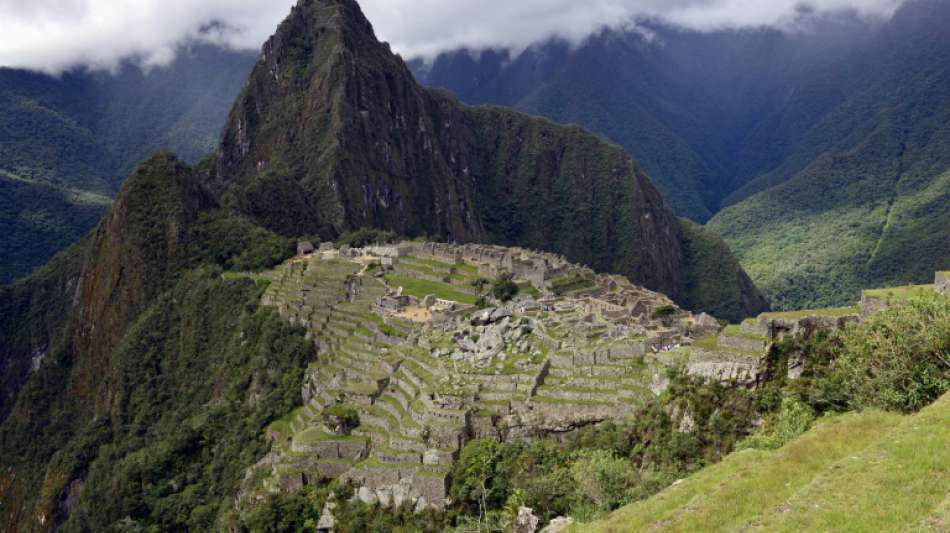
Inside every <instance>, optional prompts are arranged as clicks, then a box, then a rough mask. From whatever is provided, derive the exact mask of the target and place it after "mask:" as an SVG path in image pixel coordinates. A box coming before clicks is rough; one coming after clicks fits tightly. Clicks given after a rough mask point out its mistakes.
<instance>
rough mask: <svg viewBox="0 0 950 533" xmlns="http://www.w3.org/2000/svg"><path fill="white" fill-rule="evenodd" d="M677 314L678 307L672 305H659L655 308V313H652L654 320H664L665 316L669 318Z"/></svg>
mask: <svg viewBox="0 0 950 533" xmlns="http://www.w3.org/2000/svg"><path fill="white" fill-rule="evenodd" d="M675 314H676V308H675V307H673V306H672V305H664V306H661V307H657V308H656V309H654V310H653V314H652V315H650V316H651V318H653V320H663V319H664V318H669V317H671V316H673V315H675Z"/></svg>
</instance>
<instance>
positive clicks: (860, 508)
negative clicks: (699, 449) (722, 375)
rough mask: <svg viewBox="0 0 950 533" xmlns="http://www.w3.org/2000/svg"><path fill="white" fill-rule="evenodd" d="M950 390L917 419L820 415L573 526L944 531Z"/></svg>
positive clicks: (583, 528)
mask: <svg viewBox="0 0 950 533" xmlns="http://www.w3.org/2000/svg"><path fill="white" fill-rule="evenodd" d="M948 442H950V395H946V396H944V397H943V398H942V399H940V400H939V401H938V402H937V403H935V404H934V405H932V406H930V407H928V408H926V409H924V410H923V411H921V412H920V413H919V414H917V415H912V416H906V417H902V416H900V415H896V414H891V413H883V412H879V411H866V412H863V413H859V414H856V413H851V414H846V415H841V416H837V417H834V418H831V419H827V420H824V421H822V422H821V423H819V424H818V425H817V426H816V427H815V428H814V429H812V430H811V431H809V432H808V433H806V434H805V435H803V436H801V437H800V438H798V439H796V440H794V441H792V442H791V443H789V444H787V445H786V446H784V447H782V448H780V449H778V450H775V451H761V450H745V451H741V452H737V453H733V454H731V455H730V456H728V457H727V458H726V459H725V460H723V461H722V462H721V463H719V464H716V465H713V466H710V467H707V468H705V469H703V470H701V471H699V472H698V473H696V474H694V475H692V476H690V477H689V478H687V479H686V480H684V481H683V482H681V483H679V484H678V485H675V486H673V487H670V488H668V489H666V490H665V491H663V492H661V493H660V494H658V495H656V496H654V497H652V498H650V499H647V500H645V501H641V502H637V503H634V504H631V505H628V506H626V507H623V508H621V509H619V510H618V511H616V512H614V513H612V514H611V515H609V516H608V517H607V518H605V519H604V520H601V521H598V522H594V523H590V524H581V525H579V526H577V528H576V531H591V532H625V531H684V532H685V531H762V532H766V531H767V532H782V531H785V532H799V531H855V532H858V531H947V530H948V529H946V528H947V527H948V526H950V523H948V522H947V521H946V519H947V518H948V517H950V513H948V510H950V505H948V499H950V498H948V494H950V492H948V491H950V446H948V445H947V443H948Z"/></svg>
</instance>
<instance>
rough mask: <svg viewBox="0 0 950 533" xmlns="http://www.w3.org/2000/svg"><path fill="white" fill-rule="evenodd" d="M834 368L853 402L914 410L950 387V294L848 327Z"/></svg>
mask: <svg viewBox="0 0 950 533" xmlns="http://www.w3.org/2000/svg"><path fill="white" fill-rule="evenodd" d="M835 371H836V373H837V374H838V375H839V376H840V378H841V380H842V381H843V383H844V385H845V389H846V390H847V393H848V395H849V397H850V400H851V404H852V406H853V407H857V408H865V407H878V408H882V409H887V410H893V411H902V412H913V411H917V410H919V409H921V408H923V407H926V406H927V405H929V404H931V403H932V402H934V401H935V400H936V399H937V398H939V397H940V396H941V395H943V394H944V393H945V392H947V390H950V300H948V299H946V298H942V297H939V296H936V295H934V296H933V297H929V298H921V299H915V300H913V301H911V302H908V303H907V304H906V305H902V306H898V307H892V308H890V309H887V310H884V311H882V312H880V313H877V314H876V315H874V316H872V317H870V318H869V319H867V320H865V321H863V322H861V323H859V324H857V325H855V326H853V327H851V328H849V329H848V330H847V331H846V332H845V333H844V334H843V336H842V339H841V353H840V355H839V357H838V358H837V360H836V361H835Z"/></svg>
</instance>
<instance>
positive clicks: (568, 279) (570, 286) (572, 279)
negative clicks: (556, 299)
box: [551, 273, 594, 296]
mask: <svg viewBox="0 0 950 533" xmlns="http://www.w3.org/2000/svg"><path fill="white" fill-rule="evenodd" d="M593 286H594V280H592V279H590V278H588V277H585V276H583V275H581V274H578V273H572V274H569V275H565V276H559V277H556V278H554V279H552V280H551V292H553V293H554V294H557V295H558V296H561V295H564V294H567V293H569V292H573V291H579V290H583V289H589V288H591V287H593Z"/></svg>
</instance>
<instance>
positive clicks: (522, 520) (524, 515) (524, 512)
mask: <svg viewBox="0 0 950 533" xmlns="http://www.w3.org/2000/svg"><path fill="white" fill-rule="evenodd" d="M540 523H541V519H540V518H538V517H537V516H534V511H533V510H532V509H531V508H530V507H524V506H522V507H520V508H518V517H517V518H515V522H514V523H513V524H512V525H511V531H512V533H535V532H536V531H537V530H538V524H540Z"/></svg>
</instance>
